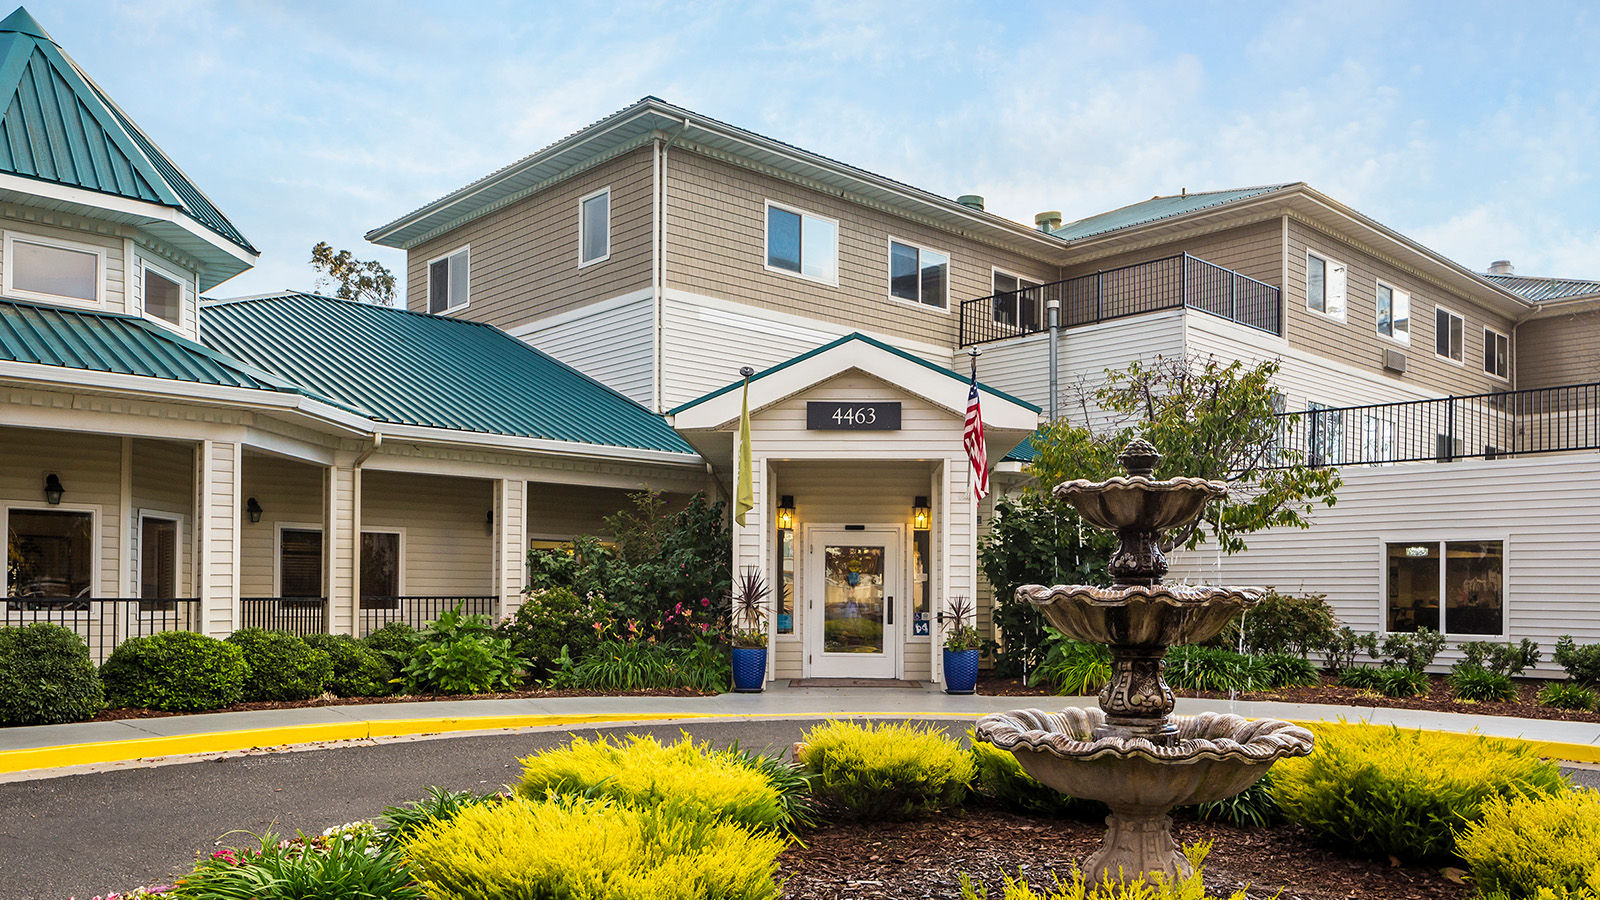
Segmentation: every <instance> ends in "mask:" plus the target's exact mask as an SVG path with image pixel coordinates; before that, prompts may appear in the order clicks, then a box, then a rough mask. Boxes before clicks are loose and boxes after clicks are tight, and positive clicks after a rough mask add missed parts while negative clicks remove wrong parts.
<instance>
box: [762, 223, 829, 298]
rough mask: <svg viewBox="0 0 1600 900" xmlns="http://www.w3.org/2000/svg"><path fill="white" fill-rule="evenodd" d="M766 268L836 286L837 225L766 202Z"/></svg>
mask: <svg viewBox="0 0 1600 900" xmlns="http://www.w3.org/2000/svg"><path fill="white" fill-rule="evenodd" d="M767 268H769V269H778V270H780V271H784V272H794V273H795V274H797V275H804V276H805V277H807V278H815V279H816V280H818V281H826V282H828V283H829V284H837V283H838V281H839V223H837V222H835V221H833V220H832V219H824V218H822V217H821V216H813V215H811V214H809V213H802V212H797V211H795V210H792V209H785V208H783V207H781V206H774V205H773V204H771V203H768V204H767Z"/></svg>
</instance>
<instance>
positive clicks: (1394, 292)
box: [1378, 281, 1411, 344]
mask: <svg viewBox="0 0 1600 900" xmlns="http://www.w3.org/2000/svg"><path fill="white" fill-rule="evenodd" d="M1378 333H1379V334H1381V335H1383V336H1384V337H1386V338H1391V339H1393V340H1396V341H1399V342H1400V343H1402V344H1407V343H1410V342H1411V294H1410V293H1409V292H1407V291H1402V290H1400V289H1399V288H1397V287H1395V286H1393V285H1389V284H1384V283H1383V282H1381V281H1380V282H1378Z"/></svg>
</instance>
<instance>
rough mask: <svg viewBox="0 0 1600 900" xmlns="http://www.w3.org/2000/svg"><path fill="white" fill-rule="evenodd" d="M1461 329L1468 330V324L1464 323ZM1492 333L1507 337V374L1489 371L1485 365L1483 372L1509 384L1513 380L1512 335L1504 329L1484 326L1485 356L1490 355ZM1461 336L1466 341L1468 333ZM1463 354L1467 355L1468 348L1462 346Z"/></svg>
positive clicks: (1496, 335)
mask: <svg viewBox="0 0 1600 900" xmlns="http://www.w3.org/2000/svg"><path fill="white" fill-rule="evenodd" d="M1461 330H1462V331H1463V332H1465V331H1466V326H1465V325H1463V326H1462V329H1461ZM1491 334H1492V335H1494V336H1495V337H1503V338H1505V339H1506V374H1504V375H1500V374H1498V373H1495V372H1491V371H1489V369H1488V367H1487V366H1486V367H1484V370H1483V374H1485V375H1487V376H1489V377H1490V378H1493V379H1494V380H1495V381H1504V382H1506V383H1507V384H1509V383H1510V382H1511V335H1509V334H1506V333H1505V332H1503V331H1496V330H1495V329H1493V328H1491V327H1489V326H1488V325H1485V326H1483V343H1484V354H1485V356H1487V355H1488V344H1489V335H1491ZM1461 338H1462V340H1463V341H1465V340H1466V335H1465V334H1463V335H1462V336H1461ZM1461 355H1462V356H1466V355H1467V350H1466V348H1465V347H1463V348H1461Z"/></svg>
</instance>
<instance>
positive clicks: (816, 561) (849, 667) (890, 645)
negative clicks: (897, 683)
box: [800, 523, 909, 678]
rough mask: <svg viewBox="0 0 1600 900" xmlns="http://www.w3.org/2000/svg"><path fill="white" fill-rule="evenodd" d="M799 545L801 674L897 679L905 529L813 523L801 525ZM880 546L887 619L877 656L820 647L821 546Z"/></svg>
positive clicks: (903, 605) (902, 632)
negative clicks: (826, 650)
mask: <svg viewBox="0 0 1600 900" xmlns="http://www.w3.org/2000/svg"><path fill="white" fill-rule="evenodd" d="M802 532H803V541H802V543H801V546H800V550H801V552H802V553H803V554H804V559H803V560H802V561H801V565H802V566H803V567H804V572H805V575H804V578H803V580H802V582H801V585H802V590H803V591H804V593H805V596H804V597H803V598H802V599H803V600H804V603H805V607H804V608H805V615H804V617H803V618H802V622H803V623H804V626H803V627H804V631H805V634H804V638H803V642H804V645H803V646H804V658H805V665H804V667H803V671H804V672H805V674H806V677H822V678H828V677H836V678H901V677H904V676H903V673H902V672H901V666H902V665H903V664H904V663H903V660H902V653H901V645H902V644H903V643H904V642H905V637H904V635H905V633H906V632H905V629H906V628H907V627H909V626H908V625H907V624H906V622H905V616H906V613H905V610H906V609H907V608H909V607H908V606H907V603H906V593H905V591H906V589H907V585H906V572H905V569H906V560H905V527H904V526H903V525H895V524H887V525H867V526H866V527H865V528H863V529H861V530H849V529H846V528H845V526H844V525H842V524H840V525H835V524H826V523H819V524H813V525H804V526H803V527H802ZM880 542H881V544H882V545H883V548H884V560H883V579H884V585H883V594H884V611H885V618H886V619H887V620H889V621H887V622H886V623H885V625H884V633H883V653H882V654H860V653H834V654H825V653H824V652H823V650H822V629H823V624H824V621H823V620H824V618H825V617H824V615H823V609H822V596H823V590H824V585H825V583H826V582H825V579H824V577H823V571H822V567H823V561H824V559H825V554H824V553H823V551H822V548H823V547H824V546H826V545H828V544H833V545H843V546H857V545H865V546H877V545H878V543H880Z"/></svg>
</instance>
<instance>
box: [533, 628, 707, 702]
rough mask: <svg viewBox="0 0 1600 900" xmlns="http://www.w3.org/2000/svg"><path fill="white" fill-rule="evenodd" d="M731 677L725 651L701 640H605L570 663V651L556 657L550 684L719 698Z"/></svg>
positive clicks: (552, 685)
mask: <svg viewBox="0 0 1600 900" xmlns="http://www.w3.org/2000/svg"><path fill="white" fill-rule="evenodd" d="M567 649H569V648H563V650H567ZM732 678H733V664H732V661H731V660H730V659H729V655H728V650H727V647H726V646H725V645H724V644H722V643H721V642H720V641H717V640H714V639H712V638H709V637H705V636H700V637H697V638H695V639H694V642H693V643H692V644H690V645H689V646H687V647H678V646H673V645H671V644H663V643H659V642H656V641H649V640H628V641H622V640H607V641H604V642H602V643H601V644H600V645H599V646H597V647H595V648H594V649H593V650H590V651H589V652H588V653H587V654H586V655H585V656H583V657H582V658H580V659H577V660H574V659H572V657H571V655H570V653H567V654H563V656H561V657H558V658H557V666H556V671H555V673H554V674H553V675H552V676H551V678H550V680H549V684H550V686H551V687H557V688H582V689H587V690H596V691H610V692H626V691H646V690H663V689H671V688H689V689H691V690H696V691H700V692H702V693H707V694H715V693H721V692H723V691H726V690H727V689H728V683H729V681H730V680H731V679H732Z"/></svg>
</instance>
